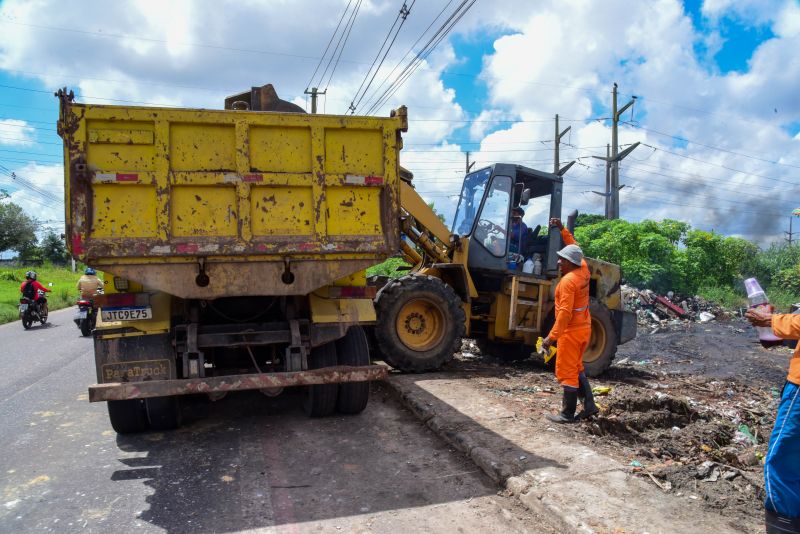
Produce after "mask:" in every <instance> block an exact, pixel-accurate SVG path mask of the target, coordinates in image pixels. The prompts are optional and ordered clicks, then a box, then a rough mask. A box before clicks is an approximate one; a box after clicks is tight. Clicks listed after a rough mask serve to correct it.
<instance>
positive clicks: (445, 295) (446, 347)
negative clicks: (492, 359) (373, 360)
mask: <svg viewBox="0 0 800 534" xmlns="http://www.w3.org/2000/svg"><path fill="white" fill-rule="evenodd" d="M376 311H377V316H378V322H377V325H376V326H375V338H376V339H377V342H378V345H379V347H380V350H381V352H382V353H383V356H384V361H386V363H388V364H389V365H391V366H392V367H394V368H395V369H399V370H401V371H404V372H412V373H422V372H425V371H433V370H436V369H438V368H439V367H441V366H442V365H443V364H445V363H446V362H448V361H450V360H452V359H453V355H454V354H455V352H456V351H457V350H458V349H459V348H460V347H461V338H462V337H463V336H464V329H465V325H464V321H465V315H464V309H463V308H462V307H461V299H460V298H459V297H458V295H456V292H455V291H453V288H451V287H450V286H448V285H447V284H445V283H444V282H443V281H442V280H440V279H438V278H435V277H433V276H424V275H408V276H403V277H402V278H398V279H396V280H393V281H391V282H389V284H388V285H387V286H386V287H385V288H383V290H382V291H381V294H380V297H379V298H378V299H377V301H376Z"/></svg>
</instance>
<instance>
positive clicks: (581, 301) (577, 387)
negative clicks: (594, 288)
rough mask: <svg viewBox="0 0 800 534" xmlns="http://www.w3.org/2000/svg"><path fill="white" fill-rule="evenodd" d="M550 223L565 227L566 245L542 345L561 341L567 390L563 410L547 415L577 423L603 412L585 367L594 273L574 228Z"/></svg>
mask: <svg viewBox="0 0 800 534" xmlns="http://www.w3.org/2000/svg"><path fill="white" fill-rule="evenodd" d="M550 226H551V227H553V226H556V227H558V229H559V230H561V238H562V239H563V240H564V244H565V245H566V246H565V247H564V248H562V249H561V250H560V251H558V256H559V259H558V267H559V270H560V271H561V280H560V281H559V282H558V286H556V307H555V313H556V320H555V324H553V328H552V329H551V330H550V333H549V334H548V335H547V337H546V338H545V339H544V340H543V342H542V345H543V347H544V348H545V350H548V349H549V347H550V345H552V344H553V343H556V342H558V354H557V355H556V379H557V380H558V382H559V383H560V384H561V387H563V388H564V392H563V397H562V402H561V413H559V414H557V415H553V414H547V418H548V419H549V420H550V421H553V422H555V423H573V422H575V421H577V420H579V419H585V418H588V417H591V416H593V415H595V414H597V413H598V411H599V410H598V409H597V406H596V405H595V403H594V397H593V395H592V387H591V386H590V385H589V379H588V378H586V374H585V373H584V368H583V352H584V351H585V350H586V347H587V345H588V344H589V338H590V337H591V334H592V319H591V316H590V315H589V279H590V275H589V267H588V266H587V265H586V261H585V260H584V259H583V251H582V250H581V249H580V247H579V246H578V244H577V243H576V241H575V238H574V237H572V234H571V233H570V231H569V230H567V229H566V228H564V225H563V224H562V223H561V220H560V219H556V218H554V219H550ZM579 395H580V396H581V397H583V410H582V411H581V412H580V413H579V414H578V415H577V416H576V415H575V409H576V407H577V405H578V396H579Z"/></svg>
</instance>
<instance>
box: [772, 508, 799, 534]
mask: <svg viewBox="0 0 800 534" xmlns="http://www.w3.org/2000/svg"><path fill="white" fill-rule="evenodd" d="M765 512H766V514H765V515H766V517H765V518H764V520H765V521H764V525H765V526H766V529H767V534H797V533H800V517H786V516H782V515H780V514H777V513H775V512H773V511H772V510H770V509H766V510H765Z"/></svg>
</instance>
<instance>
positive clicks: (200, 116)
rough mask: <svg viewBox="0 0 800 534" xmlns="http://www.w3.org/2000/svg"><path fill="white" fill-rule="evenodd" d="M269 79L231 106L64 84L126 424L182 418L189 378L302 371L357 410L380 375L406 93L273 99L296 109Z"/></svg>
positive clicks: (239, 380) (99, 341)
mask: <svg viewBox="0 0 800 534" xmlns="http://www.w3.org/2000/svg"><path fill="white" fill-rule="evenodd" d="M270 91H272V88H271V86H265V87H264V88H254V89H253V91H252V92H251V93H243V94H242V95H237V96H236V97H234V98H232V99H231V102H228V103H227V105H228V107H230V108H232V109H228V110H201V109H167V108H149V107H128V106H104V105H90V104H78V103H75V102H74V101H73V95H72V93H71V92H69V93H68V92H67V91H66V89H64V90H61V91H59V92H58V96H59V98H60V115H59V121H58V132H59V135H60V136H61V137H62V139H63V141H64V157H65V194H66V200H67V202H66V206H67V207H66V224H67V242H68V248H69V250H70V252H71V253H72V255H73V256H74V257H76V258H78V259H80V260H81V261H83V262H84V263H86V264H88V265H91V266H92V267H95V268H97V269H101V270H103V271H105V272H106V273H107V275H106V278H105V280H106V291H105V294H104V295H101V296H100V297H99V298H98V300H97V303H96V304H97V306H98V307H99V312H100V313H99V316H98V321H97V327H96V330H95V331H94V348H95V360H96V367H97V381H98V384H96V385H94V386H91V387H90V389H89V398H90V400H91V401H108V412H109V417H110V421H111V425H112V426H113V428H114V429H115V430H116V431H117V432H120V433H126V432H138V431H142V430H145V429H147V428H152V429H168V428H174V427H176V426H178V425H179V424H180V408H179V403H178V401H179V399H180V398H181V397H180V396H181V395H186V394H195V393H201V394H208V395H210V396H212V397H218V396H221V395H224V394H225V393H226V392H228V391H232V390H245V389H260V390H262V391H263V392H264V393H266V394H268V395H274V394H277V393H279V392H280V391H281V390H282V388H285V387H291V386H304V387H305V400H304V407H305V409H306V411H307V413H308V414H309V415H311V416H323V415H327V414H330V413H332V412H333V411H335V410H338V411H339V412H340V413H358V412H360V411H361V410H363V409H364V407H365V406H366V404H367V400H368V396H369V383H368V381H370V380H376V379H381V378H383V377H384V376H385V373H386V371H385V368H384V367H381V366H377V365H370V360H369V351H368V347H367V340H366V336H365V334H364V330H363V326H365V325H371V324H374V322H375V308H374V304H373V298H374V296H375V288H374V287H370V286H368V285H367V283H366V276H365V269H366V268H367V267H369V266H371V265H374V264H377V263H380V262H381V261H383V260H384V259H386V258H388V257H390V256H392V255H394V254H396V253H397V251H398V250H399V247H400V243H399V236H400V230H399V226H398V225H399V220H400V215H401V213H400V179H399V167H398V154H399V151H400V149H401V147H402V138H401V134H400V132H404V131H406V128H407V119H406V112H405V108H400V109H399V110H397V111H396V112H393V113H392V114H391V116H390V117H385V118H375V117H352V116H346V117H345V116H322V115H307V114H299V113H291V112H270V111H263V110H269V109H279V110H286V109H287V106H285V104H288V103H285V102H283V101H281V102H283V104H284V105H283V106H279V107H277V108H274V107H273V108H270V107H269V106H268V105H265V102H268V101H269V99H270ZM272 94H274V91H272ZM288 106H291V104H288ZM289 111H292V110H289Z"/></svg>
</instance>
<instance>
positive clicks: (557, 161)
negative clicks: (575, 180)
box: [553, 113, 575, 176]
mask: <svg viewBox="0 0 800 534" xmlns="http://www.w3.org/2000/svg"><path fill="white" fill-rule="evenodd" d="M571 129H572V126H567V127H566V128H565V129H564V131H563V132H559V131H558V113H556V137H555V146H556V150H555V154H554V157H553V173H554V174H557V175H559V176H563V175H564V173H565V172H567V171H568V170H569V168H570V167H572V166H573V165H575V161H574V160H573V161H570V162H569V163H567V164H566V165H564V167H563V168H562V167H560V166H559V165H560V164H561V160H560V158H559V150H558V148H559V144H560V143H561V138H562V137H564V136H565V135H567V132H568V131H570V130H571Z"/></svg>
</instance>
